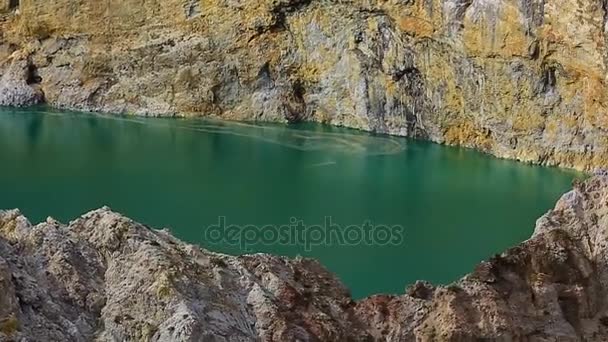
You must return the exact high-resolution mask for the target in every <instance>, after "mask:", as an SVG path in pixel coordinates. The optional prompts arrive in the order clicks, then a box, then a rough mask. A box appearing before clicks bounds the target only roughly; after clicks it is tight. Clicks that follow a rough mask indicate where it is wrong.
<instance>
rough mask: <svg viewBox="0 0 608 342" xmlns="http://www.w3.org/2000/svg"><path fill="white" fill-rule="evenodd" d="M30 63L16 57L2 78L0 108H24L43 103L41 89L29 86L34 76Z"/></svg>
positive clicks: (0, 82) (0, 83)
mask: <svg viewBox="0 0 608 342" xmlns="http://www.w3.org/2000/svg"><path fill="white" fill-rule="evenodd" d="M30 65H31V64H30V63H29V62H28V60H27V59H25V58H19V57H16V59H14V60H13V61H12V62H11V64H10V66H9V67H8V68H7V70H5V72H4V73H3V74H2V78H0V106H13V107H24V106H31V105H34V104H37V103H40V102H41V101H42V98H43V96H42V93H41V91H40V89H38V88H35V87H34V86H32V85H30V84H28V81H29V80H30V79H31V78H32V77H35V76H32V74H31V73H32V71H31V69H30Z"/></svg>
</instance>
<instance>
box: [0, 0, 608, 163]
mask: <svg viewBox="0 0 608 342" xmlns="http://www.w3.org/2000/svg"><path fill="white" fill-rule="evenodd" d="M5 2H6V4H4V5H3V6H0V8H4V12H3V14H2V15H0V31H1V34H2V35H1V37H0V63H2V64H3V66H0V73H1V72H2V71H1V70H3V69H6V68H7V65H9V64H10V63H13V61H12V59H11V58H9V56H10V54H11V53H13V52H14V51H20V52H21V53H22V55H26V56H28V57H29V58H30V60H31V63H32V66H33V68H35V69H36V70H37V74H38V75H39V77H40V78H41V79H40V88H41V89H42V90H43V92H44V95H45V99H46V101H47V102H48V103H49V104H51V105H53V106H56V107H66V108H72V109H81V110H91V111H104V112H112V113H123V114H124V113H126V114H138V115H213V116H218V117H221V118H225V119H239V120H266V121H287V122H296V121H301V120H307V121H318V122H324V123H330V124H336V125H344V126H348V127H354V128H359V129H363V130H368V131H373V132H382V133H390V134H396V135H403V136H410V137H415V138H421V139H428V140H432V141H436V142H441V143H448V144H457V145H463V146H469V147H475V148H478V149H480V150H483V151H486V152H489V153H492V154H495V155H497V156H500V157H506V158H514V159H519V160H523V161H530V162H535V163H542V164H550V165H561V166H565V167H573V168H577V169H581V170H593V169H595V168H597V167H602V166H606V165H607V164H608V150H607V149H608V135H606V130H607V129H608V126H607V125H608V117H607V111H606V108H607V104H608V100H607V95H606V94H608V86H607V85H606V76H607V72H606V61H607V57H608V50H607V47H606V31H605V28H606V18H608V15H607V9H606V8H607V7H608V6H607V5H606V3H605V1H603V0H579V1H571V0H495V1H487V0H388V1H387V0H349V1H337V0H323V1H321V0H230V1H224V0H209V1H201V0H165V1H156V0H153V1H148V0H146V1H144V0H121V1H116V0H108V1H93V0H84V1H71V0H44V1H43V0H21V1H16V2H15V1H12V0H10V1H7V0H5ZM11 3H12V5H11ZM0 5H1V3H0Z"/></svg>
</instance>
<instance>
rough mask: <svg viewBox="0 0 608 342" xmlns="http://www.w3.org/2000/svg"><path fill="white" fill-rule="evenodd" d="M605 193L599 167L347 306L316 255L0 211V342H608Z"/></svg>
mask: <svg viewBox="0 0 608 342" xmlns="http://www.w3.org/2000/svg"><path fill="white" fill-rule="evenodd" d="M607 199H608V176H596V177H594V178H591V179H589V180H587V181H585V182H581V183H577V184H575V187H574V190H572V191H571V192H569V193H568V194H566V195H564V196H563V197H562V199H560V201H559V202H558V204H557V205H556V207H555V209H554V210H552V211H550V212H549V213H548V214H546V215H545V216H543V217H542V218H541V219H539V220H538V223H537V227H536V230H535V233H534V236H533V237H532V238H531V239H530V240H528V241H526V242H523V243H522V244H520V245H519V246H517V247H514V248H512V249H509V250H508V251H506V252H504V253H503V254H501V255H497V256H495V257H493V258H492V259H491V260H489V261H487V262H483V263H481V264H480V265H479V266H478V267H477V268H476V269H475V270H474V271H473V272H472V273H471V274H469V275H467V276H465V277H464V278H463V279H461V280H460V281H457V282H456V283H454V284H452V285H449V286H438V287H434V286H433V285H431V284H428V283H425V282H419V283H416V284H415V285H413V286H411V287H409V288H408V289H407V291H406V293H405V294H402V295H377V296H373V297H370V298H366V299H363V300H360V301H357V302H356V301H353V300H352V299H351V298H350V296H349V293H348V290H347V289H346V288H345V287H344V286H343V285H342V284H341V283H340V282H339V281H338V280H337V279H336V278H335V277H334V276H332V275H331V274H330V273H328V272H327V271H326V270H325V269H324V268H323V267H322V266H321V265H319V263H317V262H316V261H313V260H309V259H293V260H290V259H287V258H282V257H275V256H269V255H261V254H259V255H247V256H240V257H235V256H227V255H221V254H216V253H212V252H209V251H206V250H201V249H199V248H198V247H195V246H192V245H188V244H186V243H184V242H181V241H179V240H177V239H175V238H174V237H172V236H171V235H170V234H169V233H168V232H167V231H155V230H153V229H150V228H148V227H145V226H143V225H141V224H139V223H136V222H134V221H132V220H130V219H128V218H125V217H123V216H121V215H120V214H117V213H115V212H112V211H111V210H110V209H109V208H102V209H100V210H96V211H93V212H90V213H88V214H86V215H84V216H82V217H81V218H78V219H77V220H75V221H72V222H70V223H69V225H64V224H61V223H59V222H57V221H55V220H53V219H51V218H49V219H47V221H46V222H44V223H40V224H38V225H35V226H32V225H31V224H30V223H29V222H28V220H27V219H26V218H25V217H23V216H22V215H21V214H20V213H19V211H17V210H13V211H0V341H12V340H18V341H89V340H96V341H259V340H261V341H347V340H348V341H479V340H492V341H494V340H496V341H581V340H585V341H606V340H607V339H608V311H607V310H606V309H607V306H606V298H608V297H607V296H606V291H607V290H608V248H607V241H608V239H607V232H608V201H607ZM402 272H407V270H402Z"/></svg>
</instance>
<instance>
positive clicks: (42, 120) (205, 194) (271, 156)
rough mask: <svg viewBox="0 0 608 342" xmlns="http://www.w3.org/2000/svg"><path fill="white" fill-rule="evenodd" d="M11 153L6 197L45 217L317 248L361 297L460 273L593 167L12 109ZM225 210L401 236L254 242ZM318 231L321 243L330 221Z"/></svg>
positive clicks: (341, 135) (259, 129)
mask: <svg viewBox="0 0 608 342" xmlns="http://www.w3.org/2000/svg"><path fill="white" fill-rule="evenodd" d="M0 151H1V152H0V208H20V209H21V210H22V212H23V213H25V214H26V215H27V216H28V217H29V218H30V219H31V220H32V221H34V222H38V221H41V220H44V219H45V218H46V217H47V216H53V217H55V218H57V219H59V220H61V221H64V222H67V221H68V220H70V219H73V218H75V217H77V216H79V215H81V214H83V213H84V212H86V211H88V210H90V209H94V208H98V207H100V206H103V205H108V206H110V207H111V208H112V209H114V210H116V211H119V212H121V213H123V214H125V215H127V216H129V217H132V218H133V219H136V220H138V221H140V222H143V223H145V224H148V225H150V226H153V227H157V228H162V227H170V229H171V230H172V232H173V233H174V234H175V235H176V236H178V237H179V238H181V239H183V240H186V241H188V242H191V243H198V244H200V245H202V246H204V247H206V248H209V249H212V250H214V251H220V252H226V253H232V254H241V253H244V252H267V253H273V254H280V255H287V256H296V255H302V256H307V257H314V258H317V259H319V260H320V261H321V262H322V263H323V264H324V265H326V266H327V267H328V268H329V269H330V270H331V271H333V272H335V273H336V274H337V275H338V276H339V277H340V278H341V279H342V280H343V282H344V283H345V284H347V285H348V286H349V287H350V288H351V289H352V292H353V295H354V296H355V297H362V296H365V295H369V294H373V293H402V292H403V291H404V288H405V287H406V285H408V284H411V283H412V282H414V281H415V280H416V279H426V280H430V281H432V282H435V283H448V282H451V281H454V280H456V279H457V278H459V277H460V276H462V275H464V274H465V273H467V272H470V271H471V270H472V268H473V267H474V265H475V264H477V263H478V262H479V261H481V260H484V259H487V258H488V257H490V256H492V255H493V254H495V253H498V252H500V251H502V250H504V249H505V248H507V247H510V246H512V245H514V244H517V243H519V242H521V241H523V240H525V239H527V238H528V237H529V236H530V235H531V233H532V231H533V227H534V223H535V220H536V219H537V218H538V217H539V216H540V215H542V214H543V213H544V212H546V211H547V210H548V209H550V208H551V207H552V206H553V204H554V202H555V201H556V200H557V199H558V198H559V196H560V195H561V194H562V193H563V192H565V191H567V190H568V188H569V187H570V184H571V181H572V179H573V178H574V177H577V176H580V175H579V174H576V173H573V172H569V171H563V170H559V169H555V168H543V167H536V166H529V165H524V164H520V163H515V162H511V161H504V160H498V159H495V158H491V157H489V156H486V155H483V154H481V153H477V152H474V151H471V150H466V149H459V148H450V147H444V146H439V145H435V144H431V143H425V142H416V141H411V140H407V139H403V138H394V137H386V136H373V135H370V134H365V133H360V132H356V131H352V130H346V129H339V128H332V127H326V126H322V125H313V124H306V125H301V126H289V127H286V126H282V125H252V124H237V123H221V122H214V121H205V120H176V119H143V118H119V117H108V116H95V115H89V114H77V113H67V112H60V111H52V110H49V109H45V108H38V109H29V110H8V109H3V110H0ZM222 216H223V217H225V222H226V223H227V225H230V224H238V225H255V226H256V227H262V226H264V225H268V224H272V225H275V226H280V225H289V224H290V222H293V221H300V220H301V221H303V222H304V224H306V225H318V224H323V223H324V221H325V220H326V217H330V219H331V221H332V223H333V224H334V225H339V226H340V227H341V228H340V229H339V230H334V232H335V234H339V232H342V233H343V232H344V229H345V227H346V226H348V225H359V226H361V225H363V223H364V222H366V221H370V223H371V224H373V225H387V226H389V228H390V229H391V231H390V232H389V233H391V234H393V235H390V236H389V237H391V238H392V239H391V241H390V242H389V243H386V239H384V238H385V237H386V234H384V233H386V232H387V231H386V230H384V231H382V232H384V233H383V234H384V235H382V234H380V235H378V236H377V240H376V241H371V243H370V241H369V240H367V241H363V240H361V241H360V243H357V241H359V240H357V237H356V236H355V237H354V239H350V240H351V241H350V242H351V243H350V244H349V243H347V242H346V241H343V242H344V243H341V242H342V241H336V240H331V241H329V243H322V244H320V245H313V246H306V245H305V243H304V242H303V241H302V240H300V241H297V242H298V244H295V243H287V242H288V241H282V242H283V243H281V241H274V242H273V238H274V239H275V240H276V237H275V236H272V234H270V235H271V236H269V237H267V239H266V240H264V241H260V237H259V236H258V237H257V238H256V237H255V236H253V235H252V236H253V239H252V240H251V241H250V242H252V243H253V244H248V245H247V246H246V247H247V250H246V251H244V250H243V249H242V248H241V245H235V244H232V243H233V242H234V240H233V239H231V240H230V241H225V240H223V241H219V242H218V239H217V237H218V236H217V235H210V233H209V232H210V231H211V230H209V229H210V228H209V227H210V226H213V225H214V224H216V223H218V222H219V220H220V218H219V217H222ZM394 226H398V227H402V230H401V231H396V230H392V229H393V228H394ZM398 227H397V228H398ZM243 229H249V230H251V231H254V230H253V228H251V227H248V228H243ZM259 229H265V228H259ZM270 229H272V228H271V227H267V230H266V231H268V230H270ZM277 229H279V228H277ZM309 229H310V230H306V232H307V233H308V232H309V231H310V232H314V233H311V234H312V235H311V236H310V239H306V241H308V242H310V241H311V240H312V238H313V237H314V238H318V235H319V234H320V233H319V231H318V228H309ZM353 229H354V228H353ZM258 231H261V230H258ZM378 231H380V230H378ZM215 232H216V233H217V229H216V231H215ZM351 237H352V236H351ZM242 241H243V240H241V242H242ZM258 241H259V242H258ZM315 241H318V240H315ZM254 242H257V243H254ZM292 242H293V241H292ZM307 247H310V248H307Z"/></svg>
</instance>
